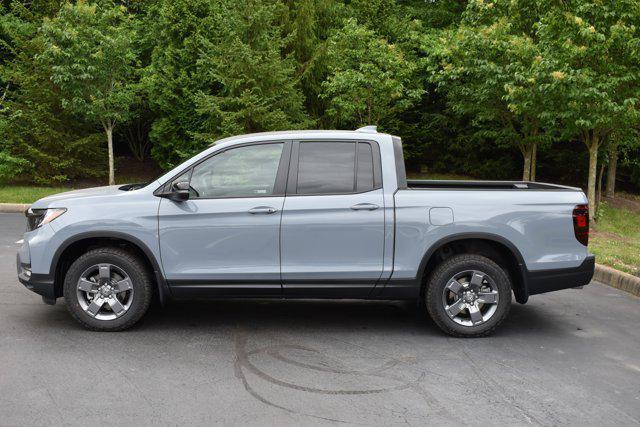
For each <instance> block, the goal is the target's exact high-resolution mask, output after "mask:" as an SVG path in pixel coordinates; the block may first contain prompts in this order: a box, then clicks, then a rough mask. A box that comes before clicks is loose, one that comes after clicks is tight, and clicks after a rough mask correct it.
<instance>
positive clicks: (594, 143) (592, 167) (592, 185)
mask: <svg viewBox="0 0 640 427" xmlns="http://www.w3.org/2000/svg"><path fill="white" fill-rule="evenodd" d="M586 143H587V148H588V149H589V179H588V184H587V198H588V199H589V219H590V220H593V219H594V218H595V214H596V178H597V177H596V175H597V173H598V148H599V146H600V139H599V137H598V135H597V134H596V133H595V132H594V133H593V134H592V135H590V138H589V140H588V141H586Z"/></svg>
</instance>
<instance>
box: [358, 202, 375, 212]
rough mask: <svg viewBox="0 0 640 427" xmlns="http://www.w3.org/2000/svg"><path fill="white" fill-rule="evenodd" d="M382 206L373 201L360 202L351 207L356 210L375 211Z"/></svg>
mask: <svg viewBox="0 0 640 427" xmlns="http://www.w3.org/2000/svg"><path fill="white" fill-rule="evenodd" d="M379 207H380V206H378V205H374V204H373V203H358V204H357V205H353V206H351V209H353V210H354V211H375V210H376V209H378V208H379Z"/></svg>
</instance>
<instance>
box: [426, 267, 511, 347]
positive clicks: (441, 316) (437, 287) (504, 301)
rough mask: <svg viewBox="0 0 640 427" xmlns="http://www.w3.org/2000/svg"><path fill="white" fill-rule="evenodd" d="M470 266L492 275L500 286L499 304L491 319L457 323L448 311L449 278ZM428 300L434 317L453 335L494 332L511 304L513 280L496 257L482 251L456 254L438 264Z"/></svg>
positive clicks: (429, 283) (478, 334)
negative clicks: (445, 296) (445, 297)
mask: <svg viewBox="0 0 640 427" xmlns="http://www.w3.org/2000/svg"><path fill="white" fill-rule="evenodd" d="M467 270H479V271H482V272H483V273H485V274H487V275H489V276H490V277H491V279H492V280H493V281H494V283H495V284H496V286H497V288H498V307H497V309H496V311H495V313H494V314H493V316H491V318H490V319H489V320H487V321H486V322H484V323H482V324H481V325H477V326H464V325H460V324H458V323H456V322H455V321H454V320H453V319H451V318H450V317H449V315H448V314H447V312H446V310H445V307H444V305H443V303H442V294H443V291H444V288H445V286H446V285H447V283H448V280H449V279H450V278H451V277H453V276H454V275H456V274H457V273H460V272H462V271H467ZM427 287H428V288H427V290H426V292H425V295H426V304H427V310H428V311H429V314H430V316H431V318H432V319H433V320H434V321H435V322H436V324H438V326H439V327H440V328H441V329H442V330H443V331H445V332H447V333H449V334H450V335H454V336H460V337H466V336H468V337H475V336H484V335H488V334H490V333H492V332H493V331H494V330H495V329H496V328H497V327H498V326H499V325H500V323H502V321H503V320H504V319H505V318H506V316H507V315H508V313H509V310H510V308H511V282H510V279H509V276H508V275H507V273H506V272H505V271H504V270H503V269H502V268H501V267H500V266H498V264H496V263H495V262H493V261H492V260H490V259H488V258H485V257H483V256H479V255H455V256H453V257H451V258H449V259H447V260H445V261H444V262H443V263H442V264H440V266H438V267H437V268H436V270H435V271H434V273H433V275H432V276H431V277H430V279H429V281H428V283H427Z"/></svg>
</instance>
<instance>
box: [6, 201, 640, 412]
mask: <svg viewBox="0 0 640 427" xmlns="http://www.w3.org/2000/svg"><path fill="white" fill-rule="evenodd" d="M23 229H24V217H23V216H22V215H19V214H0V425H42V424H72V425H80V424H84V425H87V424H93V423H100V424H119V425H122V424H137V425H140V424H141V425H149V424H200V425H202V424H226V425H229V424H246V425H275V424H278V425H283V424H284V425H301V424H303V425H307V424H342V423H347V424H363V425H398V424H410V425H424V424H438V425H441V424H446V425H451V424H470V425H479V424H490V425H495V424H517V425H523V424H535V425H539V424H543V425H549V424H553V425H557V424H571V425H578V424H579V425H585V424H587V425H638V424H640V299H639V298H636V297H633V296H631V295H629V294H626V293H624V292H621V291H618V290H615V289H612V288H609V287H607V286H604V285H601V284H597V283H592V284H591V285H589V286H587V287H585V288H584V289H583V290H566V291H561V292H556V293H551V294H547V295H540V296H535V297H532V298H531V299H530V302H529V303H528V304H527V305H524V306H522V305H518V304H516V303H515V302H514V305H513V307H512V310H511V314H510V316H509V318H508V319H507V321H506V322H505V324H504V325H503V326H502V327H501V328H500V329H499V330H498V332H497V333H496V334H495V335H494V336H492V337H489V338H482V339H454V338H449V337H447V336H445V335H443V334H442V333H441V332H440V331H439V330H438V329H437V328H436V326H435V325H434V324H433V323H432V322H431V321H430V320H428V319H427V318H426V317H425V316H423V315H422V314H421V313H420V312H419V311H418V309H417V308H416V307H415V305H414V304H410V303H407V302H361V301H255V300H251V301H216V302H196V303H187V302H181V303H173V304H171V305H169V306H167V307H165V308H163V309H161V308H155V309H154V310H153V311H152V312H151V313H149V314H148V315H147V316H146V317H145V319H143V321H142V322H141V324H139V326H137V327H135V328H134V329H132V330H130V331H126V332H120V333H95V332H88V331H86V330H84V329H82V328H81V327H80V326H79V325H78V324H76V323H75V321H73V319H72V318H71V316H70V315H68V314H67V312H66V309H65V306H64V301H63V300H62V299H59V300H58V304H57V305H55V306H48V305H44V304H43V303H42V302H41V300H40V297H39V296H37V295H36V294H34V293H31V292H30V291H28V290H27V289H26V288H24V287H23V286H22V285H21V284H19V283H18V281H17V279H16V273H15V265H14V264H15V252H16V250H17V245H16V244H15V241H17V240H18V239H20V238H21V234H22V231H23Z"/></svg>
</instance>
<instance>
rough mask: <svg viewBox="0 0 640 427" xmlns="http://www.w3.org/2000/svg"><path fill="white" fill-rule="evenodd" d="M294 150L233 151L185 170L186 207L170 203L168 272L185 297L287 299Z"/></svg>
mask: <svg viewBox="0 0 640 427" xmlns="http://www.w3.org/2000/svg"><path fill="white" fill-rule="evenodd" d="M287 144H290V143H284V142H270V143H259V144H251V145H244V146H237V147H231V148H229V149H227V150H224V151H221V152H218V153H216V154H214V155H212V156H211V157H208V158H207V159H205V160H203V161H202V162H199V163H198V164H196V165H195V166H193V167H192V168H190V169H189V170H187V171H184V173H183V174H181V175H180V176H179V177H177V178H175V179H174V182H177V181H189V186H190V190H189V191H190V197H189V200H187V201H184V202H174V201H171V200H169V199H162V201H161V203H160V207H159V215H158V216H159V237H160V251H161V258H162V266H163V269H164V272H165V275H166V277H167V280H168V282H169V285H170V286H171V290H172V293H174V295H176V296H178V297H180V296H188V297H193V296H225V295H227V296H234V295H247V296H251V295H255V296H263V295H267V296H268V295H271V296H273V295H278V296H279V295H280V294H281V283H280V244H279V238H280V237H279V232H280V218H281V215H282V208H283V204H284V188H285V184H286V183H285V180H286V169H287V167H288V156H287V155H285V153H286V152H288V146H287V149H285V146H286V145H287Z"/></svg>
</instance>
